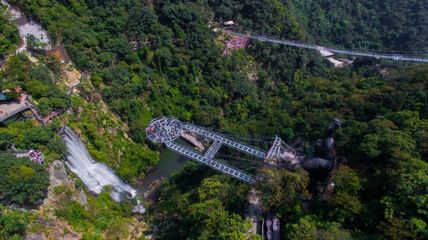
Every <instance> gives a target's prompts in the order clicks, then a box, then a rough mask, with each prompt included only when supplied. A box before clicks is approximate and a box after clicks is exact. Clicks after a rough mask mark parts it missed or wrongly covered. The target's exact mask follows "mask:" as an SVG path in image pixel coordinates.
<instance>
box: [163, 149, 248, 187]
mask: <svg viewBox="0 0 428 240" xmlns="http://www.w3.org/2000/svg"><path fill="white" fill-rule="evenodd" d="M165 146H166V147H167V148H168V149H170V150H172V151H174V152H177V153H179V154H181V155H183V156H186V157H188V158H191V159H193V160H195V161H197V162H199V163H202V164H204V165H206V166H208V167H210V168H213V169H215V170H217V171H220V172H222V173H225V174H227V175H229V176H231V177H234V178H236V179H238V180H241V181H244V182H247V183H250V184H254V183H255V180H254V178H253V177H252V176H251V175H249V174H247V173H245V172H243V171H241V170H239V169H236V168H234V167H231V166H228V165H226V164H224V163H220V162H217V161H215V160H213V159H208V158H206V157H205V156H203V155H201V154H199V153H197V152H195V151H193V150H190V149H188V148H185V147H182V146H181V145H179V144H176V143H174V142H166V143H165Z"/></svg>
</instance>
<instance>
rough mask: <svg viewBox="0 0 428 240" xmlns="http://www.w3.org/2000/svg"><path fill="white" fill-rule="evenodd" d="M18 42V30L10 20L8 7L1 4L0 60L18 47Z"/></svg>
mask: <svg viewBox="0 0 428 240" xmlns="http://www.w3.org/2000/svg"><path fill="white" fill-rule="evenodd" d="M18 42H19V35H18V30H17V29H16V27H14V26H13V24H12V23H10V22H9V17H8V15H7V12H6V8H5V7H4V6H3V5H0V61H2V60H4V57H5V56H6V55H7V54H9V53H11V52H13V51H14V50H15V49H16V45H17V44H18Z"/></svg>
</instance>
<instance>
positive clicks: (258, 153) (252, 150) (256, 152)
mask: <svg viewBox="0 0 428 240" xmlns="http://www.w3.org/2000/svg"><path fill="white" fill-rule="evenodd" d="M182 127H183V129H184V130H188V131H191V132H193V133H196V134H200V135H202V136H204V137H206V138H209V139H211V140H214V141H218V142H220V143H221V144H223V145H225V146H228V147H231V148H234V149H236V150H238V151H241V152H244V153H247V154H249V155H252V156H255V157H257V158H261V159H263V160H264V159H265V158H266V156H267V152H266V151H263V150H261V149H258V148H256V147H253V146H250V145H247V144H243V143H240V142H237V141H235V140H232V139H230V138H228V137H226V136H224V135H221V134H218V133H215V132H212V131H209V130H206V129H204V128H202V127H198V126H196V125H193V124H190V123H183V125H182Z"/></svg>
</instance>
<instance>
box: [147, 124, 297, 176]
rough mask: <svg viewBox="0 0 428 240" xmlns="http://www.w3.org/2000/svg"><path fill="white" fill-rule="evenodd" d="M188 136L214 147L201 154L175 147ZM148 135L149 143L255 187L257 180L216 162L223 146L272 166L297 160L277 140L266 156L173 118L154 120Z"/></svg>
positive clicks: (262, 151)
mask: <svg viewBox="0 0 428 240" xmlns="http://www.w3.org/2000/svg"><path fill="white" fill-rule="evenodd" d="M185 132H187V133H191V134H192V135H194V136H199V137H201V138H203V139H205V140H210V141H211V142H212V144H211V145H210V147H209V148H208V149H207V150H206V152H205V153H203V154H202V153H200V152H197V151H195V150H193V149H191V148H189V147H186V146H183V145H181V144H178V143H175V142H174V140H176V139H177V138H179V137H180V136H181V134H183V133H185ZM146 134H147V137H148V139H149V140H150V141H152V142H154V143H163V144H165V146H166V147H167V148H168V149H170V150H172V151H174V152H176V153H178V154H180V155H182V156H185V157H188V158H190V159H193V160H195V161H196V162H199V163H202V164H204V165H206V166H208V167H211V168H213V169H215V170H217V171H219V172H222V173H224V174H227V175H229V176H231V177H233V178H236V179H238V180H240V181H243V182H247V183H250V184H253V183H255V179H254V177H253V176H252V175H251V174H248V173H246V172H244V171H242V170H240V169H238V168H236V167H232V166H229V165H227V164H225V163H222V162H219V161H218V160H216V159H215V155H216V154H217V153H218V151H219V150H220V148H221V147H222V146H223V145H224V146H227V147H230V148H232V149H235V150H238V151H240V152H243V153H245V154H248V155H251V156H253V157H256V158H258V159H261V160H263V161H265V162H266V163H270V164H272V161H275V162H279V161H281V160H285V161H290V159H293V161H294V160H296V159H297V157H296V154H295V152H293V151H292V149H291V148H289V147H288V148H287V145H286V144H285V143H284V142H283V141H282V140H281V139H280V138H278V137H277V138H276V140H275V142H274V145H273V146H272V148H271V150H270V151H269V152H266V151H264V150H261V149H259V148H256V147H254V146H250V145H248V144H245V143H241V142H238V141H236V140H234V139H232V138H230V137H226V136H224V135H223V134H219V133H217V132H213V131H210V130H207V129H205V128H203V127H199V126H196V125H193V124H190V123H185V122H180V121H179V120H177V119H175V118H172V117H161V118H156V119H153V120H152V121H151V122H150V123H149V125H148V127H147V128H146Z"/></svg>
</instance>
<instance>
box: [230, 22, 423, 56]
mask: <svg viewBox="0 0 428 240" xmlns="http://www.w3.org/2000/svg"><path fill="white" fill-rule="evenodd" d="M226 32H227V33H229V34H231V35H235V36H243V37H247V38H250V39H254V40H257V41H261V42H268V43H275V44H282V45H287V46H292V47H297V48H304V49H311V50H317V51H327V52H331V53H337V54H344V55H351V56H356V57H369V58H377V59H387V60H393V61H404V62H422V63H428V57H415V56H407V55H401V54H383V53H375V52H362V51H353V50H342V49H336V48H328V47H323V46H318V45H314V44H307V43H303V42H298V41H292V40H281V39H275V38H270V37H266V36H259V35H252V34H244V33H239V32H234V31H229V30H227V31H226Z"/></svg>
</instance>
